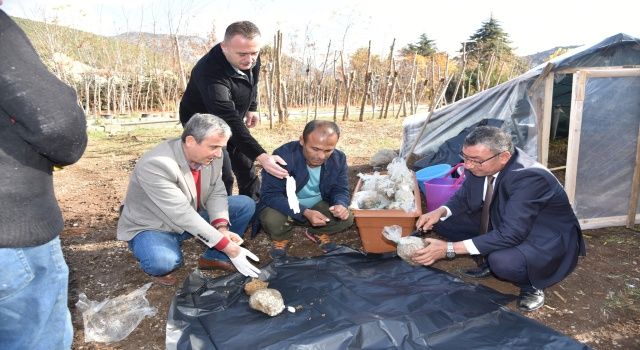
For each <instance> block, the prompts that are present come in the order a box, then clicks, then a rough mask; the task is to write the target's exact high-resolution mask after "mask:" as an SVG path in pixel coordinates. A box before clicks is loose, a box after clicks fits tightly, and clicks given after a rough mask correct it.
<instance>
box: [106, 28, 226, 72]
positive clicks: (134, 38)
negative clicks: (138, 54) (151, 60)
mask: <svg viewBox="0 0 640 350" xmlns="http://www.w3.org/2000/svg"><path fill="white" fill-rule="evenodd" d="M113 38H114V39H118V40H123V41H126V42H128V43H130V44H133V45H140V44H141V45H143V46H144V47H146V48H147V49H150V50H152V51H155V52H158V53H162V54H165V55H167V54H173V53H174V52H175V44H174V38H173V36H171V35H168V34H153V33H144V32H127V33H122V34H119V35H116V36H113ZM178 43H179V45H180V57H182V60H183V64H185V65H186V66H191V65H193V64H194V63H195V62H196V61H197V60H198V59H200V57H202V55H204V54H205V53H206V52H207V51H209V50H210V49H211V47H212V46H213V45H214V44H213V43H211V42H209V40H207V39H204V38H201V37H199V36H193V35H191V36H187V35H178Z"/></svg>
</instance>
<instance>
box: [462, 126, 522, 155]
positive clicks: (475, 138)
mask: <svg viewBox="0 0 640 350" xmlns="http://www.w3.org/2000/svg"><path fill="white" fill-rule="evenodd" d="M475 145H484V146H487V147H488V148H489V149H490V150H491V152H492V153H496V154H497V153H500V152H506V151H509V152H510V153H513V151H514V147H513V141H512V140H511V135H510V134H509V133H507V132H505V131H504V130H502V129H500V128H496V127H494V126H479V127H477V128H475V129H473V131H471V132H470V133H469V134H468V135H467V137H465V139H464V145H463V146H465V147H467V146H475Z"/></svg>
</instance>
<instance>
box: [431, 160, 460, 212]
mask: <svg viewBox="0 0 640 350" xmlns="http://www.w3.org/2000/svg"><path fill="white" fill-rule="evenodd" d="M462 165H463V164H462V163H460V164H458V165H456V166H455V167H453V168H451V171H450V172H449V174H448V175H449V176H447V177H441V178H435V179H431V180H428V181H425V182H424V189H425V198H426V202H427V212H430V211H432V210H435V209H438V208H439V207H440V206H441V205H443V204H445V203H446V202H447V201H448V200H449V198H451V196H453V194H454V193H456V191H457V190H458V189H459V188H460V187H461V186H462V182H463V181H464V173H462V175H460V177H458V178H452V177H451V174H453V172H455V171H456V170H457V169H458V168H459V167H461V166H462Z"/></svg>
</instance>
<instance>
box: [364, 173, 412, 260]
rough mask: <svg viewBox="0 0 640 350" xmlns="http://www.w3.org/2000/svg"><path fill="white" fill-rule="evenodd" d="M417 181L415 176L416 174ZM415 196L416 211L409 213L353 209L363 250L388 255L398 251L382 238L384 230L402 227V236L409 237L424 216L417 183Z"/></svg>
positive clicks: (394, 245)
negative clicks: (419, 219) (417, 221)
mask: <svg viewBox="0 0 640 350" xmlns="http://www.w3.org/2000/svg"><path fill="white" fill-rule="evenodd" d="M414 181H415V174H414ZM360 186H362V179H360V180H358V184H357V185H356V188H355V190H354V191H353V194H354V196H355V193H356V192H358V191H360ZM413 196H414V198H415V207H416V209H415V211H413V212H410V213H407V212H405V211H404V210H400V209H399V210H384V209H383V210H376V209H353V210H352V212H353V216H354V217H355V221H356V226H357V227H358V232H359V233H360V239H361V240H362V248H363V249H364V251H365V252H368V253H387V252H393V251H395V250H396V244H395V243H393V242H391V241H389V240H388V239H386V238H384V237H383V236H382V229H383V228H384V227H385V226H391V225H400V226H402V236H408V235H409V234H410V233H411V232H413V231H414V230H415V229H416V220H418V217H419V216H420V215H422V202H421V198H420V189H419V188H418V184H417V182H416V183H415V184H414V186H413Z"/></svg>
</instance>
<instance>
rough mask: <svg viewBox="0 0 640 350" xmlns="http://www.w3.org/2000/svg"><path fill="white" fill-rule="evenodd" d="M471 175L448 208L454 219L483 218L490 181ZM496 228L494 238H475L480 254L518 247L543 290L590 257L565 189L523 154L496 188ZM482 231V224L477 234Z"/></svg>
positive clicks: (491, 232) (514, 157)
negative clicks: (580, 259) (459, 216)
mask: <svg viewBox="0 0 640 350" xmlns="http://www.w3.org/2000/svg"><path fill="white" fill-rule="evenodd" d="M465 175H466V176H467V177H466V180H465V182H464V184H463V186H462V187H461V188H460V190H459V191H458V192H456V194H455V195H454V196H453V197H452V198H451V200H449V202H447V204H446V206H448V207H449V209H451V212H452V214H453V215H456V213H458V214H461V213H464V214H466V215H468V216H472V217H476V218H479V215H478V213H479V212H481V210H482V197H483V196H482V192H483V187H484V178H483V177H476V176H474V175H473V174H471V173H470V172H469V171H467V173H466V174H465ZM451 219H454V218H453V217H452V218H450V219H449V220H451ZM447 221H448V220H447ZM490 225H491V226H490V228H489V232H487V233H486V234H484V235H475V237H473V238H472V240H473V243H474V244H475V246H476V247H477V248H478V250H479V251H480V253H481V254H482V255H488V254H491V252H494V251H496V250H500V249H505V248H510V247H515V248H516V249H518V250H519V251H520V252H522V254H523V256H524V257H525V259H526V262H527V270H528V273H529V279H530V281H531V282H532V284H533V285H534V286H536V287H538V288H546V287H548V286H551V285H553V284H555V283H558V282H559V281H561V280H562V279H563V278H565V277H566V276H567V275H568V274H569V273H571V271H573V269H574V268H575V266H576V263H577V260H578V255H584V254H585V246H584V242H583V239H582V232H581V230H580V225H579V224H578V219H577V218H576V216H575V215H574V213H573V209H572V208H571V205H570V204H569V200H568V198H567V195H566V193H565V191H564V189H563V188H562V185H561V184H560V183H559V182H558V180H557V179H556V178H555V177H554V176H553V174H551V172H550V171H549V170H547V169H546V168H545V167H543V166H542V165H541V164H540V163H538V162H536V161H535V160H533V159H532V158H530V157H529V156H528V155H526V154H525V153H524V152H522V151H521V150H516V151H515V152H514V154H513V155H512V157H511V159H510V160H509V162H508V163H507V165H506V166H505V168H504V169H503V170H502V171H500V173H499V174H498V177H497V179H496V181H495V183H494V194H493V200H492V202H491V210H490ZM478 228H479V222H478V225H477V226H476V228H475V231H474V232H477V230H478Z"/></svg>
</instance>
